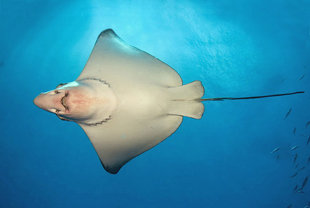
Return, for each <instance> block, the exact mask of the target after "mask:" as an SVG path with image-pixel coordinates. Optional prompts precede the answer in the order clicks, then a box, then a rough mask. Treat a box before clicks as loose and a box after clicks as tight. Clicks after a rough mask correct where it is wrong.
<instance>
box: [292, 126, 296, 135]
mask: <svg viewBox="0 0 310 208" xmlns="http://www.w3.org/2000/svg"><path fill="white" fill-rule="evenodd" d="M293 134H294V135H296V127H295V128H294V129H293Z"/></svg>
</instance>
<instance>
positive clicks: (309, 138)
mask: <svg viewBox="0 0 310 208" xmlns="http://www.w3.org/2000/svg"><path fill="white" fill-rule="evenodd" d="M309 143H310V136H309V137H308V140H307V145H308V144H309Z"/></svg>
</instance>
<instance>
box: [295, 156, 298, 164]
mask: <svg viewBox="0 0 310 208" xmlns="http://www.w3.org/2000/svg"><path fill="white" fill-rule="evenodd" d="M297 158H298V154H297V153H296V154H295V157H294V164H295V162H296V160H297Z"/></svg>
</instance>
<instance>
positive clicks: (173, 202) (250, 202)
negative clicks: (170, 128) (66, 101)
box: [0, 0, 310, 208]
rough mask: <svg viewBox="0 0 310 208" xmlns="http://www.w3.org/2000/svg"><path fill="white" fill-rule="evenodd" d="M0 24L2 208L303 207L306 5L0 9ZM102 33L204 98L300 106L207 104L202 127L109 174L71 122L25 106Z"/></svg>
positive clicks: (55, 2) (33, 0)
mask: <svg viewBox="0 0 310 208" xmlns="http://www.w3.org/2000/svg"><path fill="white" fill-rule="evenodd" d="M0 19H1V20H0V29H1V33H0V46H1V47H0V86H1V98H0V100H1V102H0V115H1V120H0V129H1V134H0V207H100V208H102V207H107V208H114V207H115V208H122V207H134V208H145V207H150V208H155V207H208V208H224V207H225V208H226V207H236V208H249V207H251V208H269V207H270V208H281V207H290V206H291V207H306V205H307V203H308V202H309V201H310V184H308V185H307V181H306V180H305V179H306V178H307V176H308V175H310V161H309V160H310V158H309V157H310V144H308V145H307V140H308V138H309V136H310V125H309V124H310V123H307V122H309V121H310V96H309V92H310V84H309V82H310V71H309V70H310V1H309V0H271V1H266V0H264V1H262V0H236V1H231V0H224V1H218V0H205V1H189V0H169V1H168V0H156V1H155V0H154V1H142V0H136V1H117V0H116V1H99V0H89V1H85V0H66V1H62V0H44V1H43V0H0ZM107 28H112V29H113V30H114V31H115V32H116V33H117V34H118V35H119V36H120V37H121V38H122V39H123V40H124V41H125V42H127V43H128V44H130V45H133V46H135V47H137V48H139V49H141V50H144V51H146V52H148V53H150V54H152V55H154V56H155V57H157V58H159V59H160V60H162V61H163V62H165V63H167V64H169V65H170V66H171V67H172V68H174V69H175V70H176V71H177V72H178V73H179V74H180V75H181V77H182V78H183V81H184V83H185V84H186V83H189V82H192V81H194V80H201V81H202V83H203V85H204V87H205V96H204V97H227V96H228V97H233V96H236V97H240V96H253V95H265V94H274V93H285V92H293V91H300V90H303V91H305V94H299V95H292V96H285V97H276V98H266V99H260V100H245V101H222V102H205V113H204V116H203V118H202V119H201V120H195V119H190V118H184V120H183V123H182V125H181V126H180V128H179V129H178V130H177V131H176V132H175V133H174V134H173V135H172V136H170V137H169V138H167V139H166V140H165V141H164V142H162V143H160V144H159V145H157V146H156V147H154V148H153V149H151V150H149V151H147V152H145V153H144V154H142V155H140V156H138V157H137V158H135V159H133V160H132V161H130V162H129V163H128V164H126V165H125V166H124V167H123V168H122V169H121V170H120V172H119V173H118V174H117V175H111V174H109V173H107V172H106V171H105V170H104V169H103V168H102V165H101V163H100V161H99V159H98V157H97V154H96V152H95V150H94V148H93V147H92V145H91V143H90V141H89V140H88V138H87V136H86V134H85V133H84V132H83V130H82V129H81V128H80V127H79V126H78V125H77V124H75V123H73V122H64V121H61V120H59V119H58V118H57V117H56V116H55V115H53V114H50V113H47V112H45V111H43V110H41V109H39V108H37V107H36V106H35V105H34V104H33V99H34V97H35V96H37V95H38V94H39V93H40V92H42V91H47V90H50V89H54V88H55V87H56V86H57V85H58V84H59V83H63V82H69V81H73V80H75V79H76V78H77V76H78V75H79V74H80V72H81V71H82V69H83V67H84V65H85V63H86V61H87V59H88V57H89V55H90V52H91V50H92V48H93V45H94V43H95V41H96V38H97V36H98V35H99V33H100V32H101V31H102V30H104V29H107ZM289 112H290V113H289ZM307 124H308V125H307ZM294 146H297V147H298V148H297V149H294ZM292 147H293V150H291V149H292ZM273 150H274V152H273V153H272V151H273ZM296 154H297V155H298V156H296ZM295 157H296V158H295ZM294 158H295V162H294ZM296 174H297V175H296ZM303 184H304V185H303ZM296 185H298V188H296V189H295V190H294V188H295V186H296ZM300 188H302V189H300Z"/></svg>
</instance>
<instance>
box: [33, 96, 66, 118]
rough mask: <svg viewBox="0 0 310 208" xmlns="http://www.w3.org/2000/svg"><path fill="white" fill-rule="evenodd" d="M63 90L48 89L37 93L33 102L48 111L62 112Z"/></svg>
mask: <svg viewBox="0 0 310 208" xmlns="http://www.w3.org/2000/svg"><path fill="white" fill-rule="evenodd" d="M64 96H65V92H63V91H57V93H55V91H49V92H44V93H41V94H39V95H38V96H37V97H36V98H35V99H34V100H33V103H34V104H35V105H36V106H38V107H39V108H41V109H43V110H46V111H49V112H53V113H56V112H64V111H65V108H64V106H63V104H62V102H63V99H62V98H63V97H64Z"/></svg>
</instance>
